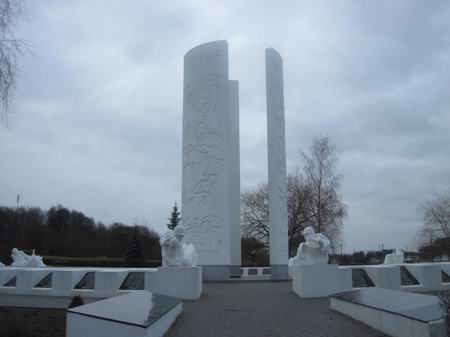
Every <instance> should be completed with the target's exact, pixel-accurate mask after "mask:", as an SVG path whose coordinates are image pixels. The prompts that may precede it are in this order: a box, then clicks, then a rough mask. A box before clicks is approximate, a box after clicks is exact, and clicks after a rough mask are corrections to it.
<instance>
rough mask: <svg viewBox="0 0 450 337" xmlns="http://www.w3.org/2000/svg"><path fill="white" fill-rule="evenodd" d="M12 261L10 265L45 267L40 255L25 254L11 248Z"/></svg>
mask: <svg viewBox="0 0 450 337" xmlns="http://www.w3.org/2000/svg"><path fill="white" fill-rule="evenodd" d="M11 257H12V259H13V263H12V264H11V267H47V266H46V265H45V264H44V262H43V261H42V257H40V256H38V255H35V254H34V250H33V254H32V255H27V254H25V253H24V252H23V251H21V250H18V249H17V248H13V250H12V252H11Z"/></svg>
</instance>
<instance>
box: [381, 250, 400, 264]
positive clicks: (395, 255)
mask: <svg viewBox="0 0 450 337" xmlns="http://www.w3.org/2000/svg"><path fill="white" fill-rule="evenodd" d="M403 262H405V254H404V253H403V251H402V250H401V249H400V248H395V249H394V251H393V252H392V253H391V254H386V256H385V257H384V264H399V263H403Z"/></svg>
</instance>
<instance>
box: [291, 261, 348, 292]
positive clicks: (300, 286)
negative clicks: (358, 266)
mask: <svg viewBox="0 0 450 337" xmlns="http://www.w3.org/2000/svg"><path fill="white" fill-rule="evenodd" d="M292 288H293V290H294V292H295V293H296V294H297V295H298V296H300V297H326V296H329V295H331V294H335V293H338V292H339V291H340V275H339V269H338V266H337V265H335V264H316V265H298V266H293V267H292Z"/></svg>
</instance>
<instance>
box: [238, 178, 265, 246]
mask: <svg viewBox="0 0 450 337" xmlns="http://www.w3.org/2000/svg"><path fill="white" fill-rule="evenodd" d="M241 226H242V232H243V237H245V238H254V239H256V240H257V241H259V242H262V243H264V244H265V245H268V243H269V188H268V186H267V184H265V185H260V186H258V187H257V188H256V189H255V190H253V191H249V192H246V193H243V194H242V197H241Z"/></svg>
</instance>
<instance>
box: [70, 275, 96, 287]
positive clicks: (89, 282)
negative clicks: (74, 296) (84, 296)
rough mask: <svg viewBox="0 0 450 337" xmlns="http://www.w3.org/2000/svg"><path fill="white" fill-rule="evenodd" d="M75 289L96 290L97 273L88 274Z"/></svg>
mask: <svg viewBox="0 0 450 337" xmlns="http://www.w3.org/2000/svg"><path fill="white" fill-rule="evenodd" d="M73 289H95V272H92V271H90V272H87V273H86V274H84V276H83V277H82V278H81V280H80V281H79V282H78V283H77V284H76V285H75V287H74V288H73Z"/></svg>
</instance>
